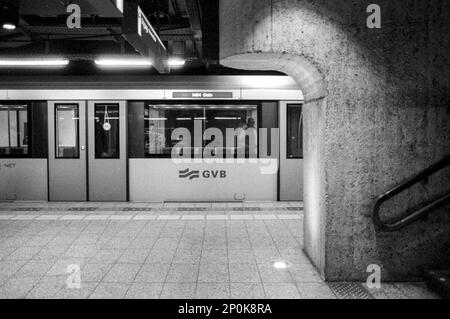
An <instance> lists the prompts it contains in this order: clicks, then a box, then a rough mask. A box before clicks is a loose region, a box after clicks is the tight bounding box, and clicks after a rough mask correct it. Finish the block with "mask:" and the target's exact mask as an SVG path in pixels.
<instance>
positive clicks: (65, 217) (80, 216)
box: [59, 215, 86, 220]
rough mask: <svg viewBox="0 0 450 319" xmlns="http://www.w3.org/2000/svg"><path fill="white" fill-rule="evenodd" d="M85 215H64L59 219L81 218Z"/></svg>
mask: <svg viewBox="0 0 450 319" xmlns="http://www.w3.org/2000/svg"><path fill="white" fill-rule="evenodd" d="M85 217H86V215H64V216H61V218H60V219H59V220H82V219H83V218H85Z"/></svg>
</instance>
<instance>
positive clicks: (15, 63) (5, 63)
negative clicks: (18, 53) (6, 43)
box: [0, 59, 70, 67]
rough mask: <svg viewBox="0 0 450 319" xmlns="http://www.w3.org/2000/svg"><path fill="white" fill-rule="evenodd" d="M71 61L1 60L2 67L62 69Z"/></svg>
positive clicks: (0, 65)
mask: <svg viewBox="0 0 450 319" xmlns="http://www.w3.org/2000/svg"><path fill="white" fill-rule="evenodd" d="M69 62H70V61H69V60H65V59H56V60H45V59H43V60H6V59H5V60H3V59H0V67H60V66H66V65H68V64H69Z"/></svg>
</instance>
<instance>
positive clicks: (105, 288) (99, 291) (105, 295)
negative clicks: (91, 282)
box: [89, 283, 130, 299]
mask: <svg viewBox="0 0 450 319" xmlns="http://www.w3.org/2000/svg"><path fill="white" fill-rule="evenodd" d="M129 287H130V284H124V283H100V284H99V285H98V286H97V288H95V290H94V292H93V293H92V294H91V295H90V296H89V299H123V298H124V297H125V294H126V293H127V291H128V288H129Z"/></svg>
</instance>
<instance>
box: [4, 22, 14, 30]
mask: <svg viewBox="0 0 450 319" xmlns="http://www.w3.org/2000/svg"><path fill="white" fill-rule="evenodd" d="M3 29H6V30H15V29H16V26H15V25H14V24H12V23H5V24H3Z"/></svg>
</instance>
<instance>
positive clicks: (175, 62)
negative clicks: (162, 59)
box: [167, 59, 186, 67]
mask: <svg viewBox="0 0 450 319" xmlns="http://www.w3.org/2000/svg"><path fill="white" fill-rule="evenodd" d="M167 64H168V65H169V66H170V67H181V66H184V65H185V64H186V60H182V59H169V60H168V61H167Z"/></svg>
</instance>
